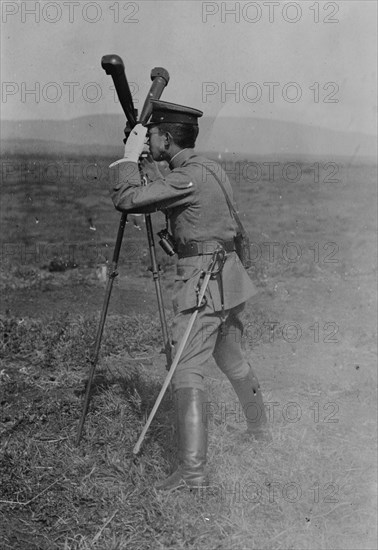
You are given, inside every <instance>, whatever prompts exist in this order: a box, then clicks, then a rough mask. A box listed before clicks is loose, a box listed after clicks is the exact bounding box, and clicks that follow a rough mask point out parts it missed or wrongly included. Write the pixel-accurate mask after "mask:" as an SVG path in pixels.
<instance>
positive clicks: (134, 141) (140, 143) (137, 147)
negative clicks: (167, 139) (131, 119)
mask: <svg viewBox="0 0 378 550" xmlns="http://www.w3.org/2000/svg"><path fill="white" fill-rule="evenodd" d="M146 136H147V128H145V127H144V126H143V125H142V124H137V125H136V126H134V128H133V129H132V130H131V132H130V135H129V137H128V138H127V141H126V145H125V152H124V155H123V158H122V159H119V160H116V161H115V162H113V163H112V164H111V165H110V166H109V168H114V167H115V166H117V165H118V164H122V163H123V162H135V163H137V162H138V160H139V157H140V155H141V154H142V152H143V150H144V149H145V147H147V148H148V145H147V137H146Z"/></svg>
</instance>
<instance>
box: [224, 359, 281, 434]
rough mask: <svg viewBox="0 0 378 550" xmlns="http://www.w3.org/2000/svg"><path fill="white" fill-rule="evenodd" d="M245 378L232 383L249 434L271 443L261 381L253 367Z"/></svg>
mask: <svg viewBox="0 0 378 550" xmlns="http://www.w3.org/2000/svg"><path fill="white" fill-rule="evenodd" d="M249 369H250V370H249V373H248V374H247V376H246V377H245V378H239V379H237V380H231V379H230V382H231V384H232V386H233V388H234V390H235V392H236V395H237V396H238V398H239V401H240V404H241V406H242V407H243V412H244V416H245V419H246V421H247V433H248V434H250V435H253V436H254V437H255V438H256V439H258V440H262V441H271V439H272V436H271V434H270V431H269V427H268V421H267V417H266V412H265V407H264V401H263V398H262V394H261V390H260V384H259V381H258V379H257V377H256V375H255V374H254V372H253V370H252V368H251V366H249Z"/></svg>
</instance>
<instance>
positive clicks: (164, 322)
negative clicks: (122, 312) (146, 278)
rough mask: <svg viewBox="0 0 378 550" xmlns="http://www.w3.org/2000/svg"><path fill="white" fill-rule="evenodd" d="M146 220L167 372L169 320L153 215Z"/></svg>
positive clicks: (170, 351)
mask: <svg viewBox="0 0 378 550" xmlns="http://www.w3.org/2000/svg"><path fill="white" fill-rule="evenodd" d="M145 220H146V229H147V238H148V246H149V249H150V258H151V265H152V276H153V279H154V282H155V290H156V298H157V303H158V309H159V317H160V323H161V330H162V333H163V346H164V352H165V355H166V358H167V370H169V367H170V366H171V364H172V344H171V341H170V339H169V334H168V326H167V319H166V317H165V311H164V304H163V295H162V292H161V286H160V276H159V267H158V265H157V261H156V250H155V241H154V234H153V231H152V222H151V215H150V214H146V215H145Z"/></svg>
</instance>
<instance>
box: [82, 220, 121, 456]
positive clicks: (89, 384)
mask: <svg viewBox="0 0 378 550" xmlns="http://www.w3.org/2000/svg"><path fill="white" fill-rule="evenodd" d="M126 221H127V214H125V213H123V214H122V216H121V220H120V223H119V227H118V233H117V240H116V244H115V247H114V253H113V260H112V270H111V272H110V273H109V276H108V282H107V285H106V290H105V296H104V302H103V306H102V311H101V316H100V322H99V325H98V329H97V335H96V342H95V348H94V352H93V358H92V361H91V363H92V364H91V368H90V371H89V377H88V381H87V387H86V391H85V398H84V405H83V411H82V413H81V418H80V424H79V427H78V430H77V436H76V445H79V443H80V439H81V435H82V432H83V427H84V422H85V417H86V416H87V412H88V407H89V401H90V396H91V389H92V382H93V377H94V372H95V369H96V365H97V361H98V355H99V351H100V345H101V339H102V334H103V332H104V326H105V320H106V314H107V312H108V306H109V301H110V295H111V292H112V288H113V282H114V279H115V278H116V277H117V275H118V273H117V267H118V259H119V252H120V249H121V244H122V239H123V234H124V231H125V225H126Z"/></svg>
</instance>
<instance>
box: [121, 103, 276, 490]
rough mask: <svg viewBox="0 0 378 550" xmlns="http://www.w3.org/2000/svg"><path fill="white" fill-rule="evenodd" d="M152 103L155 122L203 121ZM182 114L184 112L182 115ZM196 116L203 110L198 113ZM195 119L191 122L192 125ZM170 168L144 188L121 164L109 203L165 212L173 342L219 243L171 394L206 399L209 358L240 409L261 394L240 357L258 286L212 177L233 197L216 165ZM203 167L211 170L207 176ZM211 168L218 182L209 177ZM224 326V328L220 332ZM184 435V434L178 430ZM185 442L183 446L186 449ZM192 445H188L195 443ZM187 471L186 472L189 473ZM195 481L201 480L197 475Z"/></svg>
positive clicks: (181, 160)
mask: <svg viewBox="0 0 378 550" xmlns="http://www.w3.org/2000/svg"><path fill="white" fill-rule="evenodd" d="M156 104H157V106H156V108H155V110H154V112H153V115H152V120H151V124H152V125H154V124H157V125H158V124H159V123H161V122H167V121H168V122H171V121H172V119H173V120H177V117H179V120H180V121H181V122H182V121H183V119H185V117H188V118H189V120H188V121H187V123H188V124H190V123H191V124H193V123H194V122H195V123H196V122H197V119H196V117H197V118H198V116H200V115H198V114H194V116H193V113H192V111H196V110H192V109H188V108H183V107H181V106H175V107H176V108H177V107H179V108H181V112H179V113H178V114H177V112H176V111H175V109H174V108H173V114H172V107H171V105H172V104H168V103H166V102H156ZM185 109H186V110H187V111H189V113H187V112H186V111H183V110H185ZM196 113H201V112H200V111H196ZM190 117H191V118H190ZM193 119H195V121H194V122H193ZM170 168H171V172H170V173H169V174H168V175H167V176H165V177H156V178H155V179H153V181H151V182H149V184H148V185H147V186H141V177H140V173H139V170H138V168H137V166H136V165H135V164H133V163H129V162H124V163H121V164H119V166H118V167H117V170H118V174H117V177H116V178H115V185H114V186H113V188H112V190H111V195H112V199H113V202H114V205H115V207H116V208H117V209H118V210H121V211H127V212H138V213H151V212H154V211H156V210H162V211H165V212H166V214H167V218H168V219H169V225H170V231H171V233H172V235H173V237H174V240H175V243H176V247H177V251H178V261H177V271H176V277H175V285H174V291H173V309H174V314H175V317H174V321H173V326H172V337H173V343H174V344H175V343H177V342H179V341H180V339H181V337H182V335H183V333H184V331H185V329H186V327H187V325H188V322H189V318H190V316H191V314H192V312H193V308H195V307H196V306H197V298H198V289H199V286H200V284H201V275H203V270H206V268H207V267H208V265H209V263H210V261H211V258H212V253H213V251H214V250H215V248H216V247H218V246H219V244H221V245H223V246H224V247H225V249H226V255H225V263H224V266H223V269H222V270H221V272H219V273H218V274H217V275H216V276H215V277H214V278H213V279H211V280H210V282H209V285H208V288H207V291H206V300H205V305H204V306H203V307H202V308H200V309H199V312H198V315H197V318H196V321H195V324H194V327H193V329H192V331H191V334H190V337H189V340H188V342H187V344H186V347H185V350H184V352H183V355H182V357H181V359H180V362H179V364H178V366H177V369H176V371H175V374H174V377H173V379H172V383H173V387H174V390H175V391H177V390H180V389H182V390H184V389H187V388H190V389H192V390H193V391H197V392H199V394H200V395H201V396H202V397H203V395H204V393H203V392H204V383H203V378H204V376H205V363H206V361H207V360H208V359H209V358H211V356H213V357H214V359H215V360H216V362H217V364H218V366H219V367H220V368H221V370H222V371H223V372H224V373H225V374H226V376H227V377H228V378H229V380H230V381H231V383H232V384H233V386H234V388H235V390H236V391H237V393H238V396H239V399H240V400H241V402H242V405H243V407H244V405H245V404H246V403H250V402H251V399H252V400H253V399H254V398H253V397H251V395H253V394H254V395H256V394H257V392H259V386H258V382H257V379H256V377H255V376H254V375H253V373H252V371H251V367H250V365H249V364H248V363H247V362H246V361H245V359H244V358H243V355H242V351H241V337H242V323H241V320H240V314H241V312H242V310H243V308H244V304H245V302H246V301H247V300H248V299H249V298H251V297H252V296H253V295H254V294H255V293H256V288H255V286H254V284H253V283H252V281H251V279H250V278H249V276H248V274H247V272H246V271H245V269H244V267H243V265H242V264H241V262H240V260H239V257H238V256H237V254H236V252H235V250H234V245H233V239H234V237H235V235H236V230H237V226H236V223H235V221H234V220H233V218H232V217H231V214H230V210H229V207H228V205H227V201H226V199H225V196H224V193H223V191H222V189H221V186H220V185H219V183H218V181H217V178H219V179H220V180H221V182H222V184H223V186H224V187H225V189H226V191H227V193H228V195H229V196H230V198H231V199H232V187H231V184H230V182H229V180H228V177H227V175H226V174H225V172H224V171H223V170H222V169H221V167H220V166H219V165H217V164H215V163H214V162H212V161H209V160H208V159H206V158H204V157H202V156H200V155H197V154H196V153H195V152H194V150H193V149H182V150H180V151H179V153H178V154H176V155H174V157H173V158H172V159H171V161H170ZM208 168H211V171H209V170H208ZM142 169H143V162H142ZM214 171H215V173H216V177H214ZM191 250H192V252H191ZM221 325H222V330H220V327H221ZM247 380H249V381H250V382H251V384H252V385H253V391H252V390H249V392H248V395H247V396H244V397H243V396H242V397H241V396H240V395H239V393H240V391H243V390H244V391H245V387H246V386H247V385H248V383H246V381H247ZM239 386H240V387H239ZM251 392H252V394H251ZM259 395H260V394H259ZM184 400H185V398H184ZM189 401H190V399H189ZM243 401H244V403H243ZM202 402H203V399H202ZM259 403H260V405H259V407H260V409H259V411H258V413H259V414H258V418H257V417H256V415H255V417H254V425H253V429H257V430H258V429H260V427H261V425H262V424H263V423H265V420H266V418H265V412H264V410H263V404H262V399H260V400H259ZM244 410H245V408H244ZM197 413H198V411H197ZM197 413H196V414H197ZM197 416H198V414H197ZM256 418H257V420H256ZM247 422H248V418H247ZM182 432H183V433H184V432H185V433H186V432H187V429H184V428H183V429H182ZM181 435H182V434H181ZM194 439H195V437H194ZM187 443H188V441H186V443H184V446H185V445H187ZM190 446H193V442H192V441H191V442H190V445H189V447H190ZM195 446H196V445H194V447H195ZM184 454H185V453H184ZM192 455H193V453H192ZM200 462H201V461H200ZM192 466H193V464H192ZM187 470H188V471H189V470H190V468H187ZM200 470H201V468H200ZM191 471H192V473H193V472H196V471H197V469H196V467H194V468H193V467H192V468H191ZM183 477H185V481H186V482H187V483H190V484H191V481H193V479H194V483H196V480H197V481H198V475H197V474H196V473H195V474H194V478H193V476H190V475H186V476H183ZM199 477H200V479H202V477H201V475H200V476H199ZM202 481H203V479H202ZM202 481H200V483H202Z"/></svg>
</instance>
